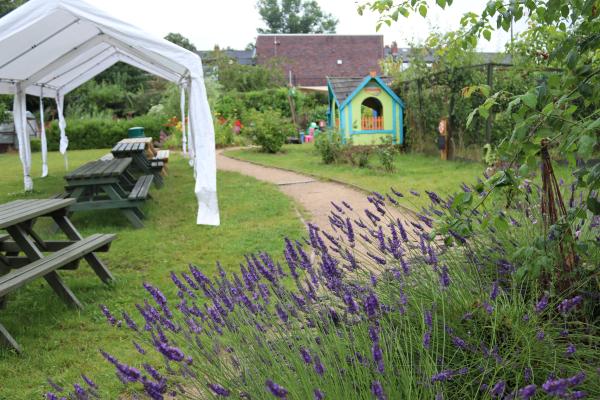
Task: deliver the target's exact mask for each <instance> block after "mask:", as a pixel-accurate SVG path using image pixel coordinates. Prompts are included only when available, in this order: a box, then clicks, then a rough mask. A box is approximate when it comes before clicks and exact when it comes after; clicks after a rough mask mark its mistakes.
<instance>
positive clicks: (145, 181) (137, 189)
mask: <svg viewBox="0 0 600 400" xmlns="http://www.w3.org/2000/svg"><path fill="white" fill-rule="evenodd" d="M153 179H154V175H144V176H140V177H139V178H138V180H137V182H136V183H135V186H134V187H133V189H131V192H130V193H129V196H128V197H127V198H128V199H129V200H145V199H146V198H147V197H148V195H149V193H148V192H149V191H150V186H151V185H152V180H153Z"/></svg>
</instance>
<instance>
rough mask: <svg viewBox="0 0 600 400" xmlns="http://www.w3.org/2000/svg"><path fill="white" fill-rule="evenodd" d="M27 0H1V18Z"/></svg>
mask: <svg viewBox="0 0 600 400" xmlns="http://www.w3.org/2000/svg"><path fill="white" fill-rule="evenodd" d="M26 2H27V0H2V1H0V18H1V17H4V16H5V15H6V14H8V13H9V12H11V11H12V10H14V9H15V8H17V7H19V6H21V5H23V4H25V3H26Z"/></svg>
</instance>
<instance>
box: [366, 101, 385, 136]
mask: <svg viewBox="0 0 600 400" xmlns="http://www.w3.org/2000/svg"><path fill="white" fill-rule="evenodd" d="M360 110H361V129H362V130H363V131H372V130H381V129H383V104H381V101H379V99H377V98H375V97H367V98H366V99H364V100H363V102H362V103H361V104H360Z"/></svg>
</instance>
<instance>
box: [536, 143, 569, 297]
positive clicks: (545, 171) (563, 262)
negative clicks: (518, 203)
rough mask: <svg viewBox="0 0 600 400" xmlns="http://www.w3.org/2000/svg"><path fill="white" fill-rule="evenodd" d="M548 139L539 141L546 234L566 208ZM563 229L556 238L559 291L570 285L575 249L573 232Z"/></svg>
mask: <svg viewBox="0 0 600 400" xmlns="http://www.w3.org/2000/svg"><path fill="white" fill-rule="evenodd" d="M549 144H550V142H549V140H548V139H543V140H542V142H541V158H542V204H541V206H542V217H543V219H544V224H543V225H544V234H545V235H548V231H549V229H550V227H551V226H552V225H556V224H557V223H558V222H560V221H561V220H564V219H565V218H566V216H567V209H566V208H565V204H564V202H563V198H562V195H561V193H560V188H559V186H558V182H557V181H556V176H555V175H554V170H553V168H552V162H551V161H550V154H549V152H548V145H549ZM564 226H565V229H562V230H561V235H562V236H561V237H559V238H556V241H557V243H558V247H559V248H558V250H559V255H560V264H559V265H557V266H556V271H555V272H556V274H555V275H556V279H557V288H558V289H559V290H561V291H563V290H566V289H568V288H569V287H570V286H571V280H572V278H573V277H572V272H573V270H574V269H575V263H576V259H575V249H574V247H573V234H572V232H571V228H570V227H569V226H568V225H566V224H565V225H564ZM544 281H545V282H544V283H545V284H547V283H548V279H547V276H546V277H545V278H544Z"/></svg>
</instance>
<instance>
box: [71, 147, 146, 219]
mask: <svg viewBox="0 0 600 400" xmlns="http://www.w3.org/2000/svg"><path fill="white" fill-rule="evenodd" d="M131 162H132V160H131V158H115V159H113V160H98V161H92V162H89V163H87V164H84V165H82V166H81V167H79V168H77V169H76V170H75V171H73V172H71V173H69V174H67V175H65V180H66V181H67V185H66V186H65V189H66V191H67V196H68V197H72V198H74V199H76V201H77V202H76V203H75V204H73V205H71V206H70V207H69V211H71V212H76V211H84V210H106V209H118V210H120V211H121V212H122V213H123V215H124V216H125V217H126V218H127V219H128V220H129V222H131V224H132V225H133V226H134V227H135V228H143V227H144V224H143V223H142V219H143V218H145V216H144V213H143V212H142V210H141V208H140V207H141V206H142V205H143V203H144V202H145V201H146V199H147V198H148V197H150V194H149V190H150V186H151V185H152V180H153V179H154V176H153V175H144V176H140V177H139V178H137V179H135V178H134V177H133V176H132V175H131V174H130V173H129V171H128V168H129V166H130V165H131Z"/></svg>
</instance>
